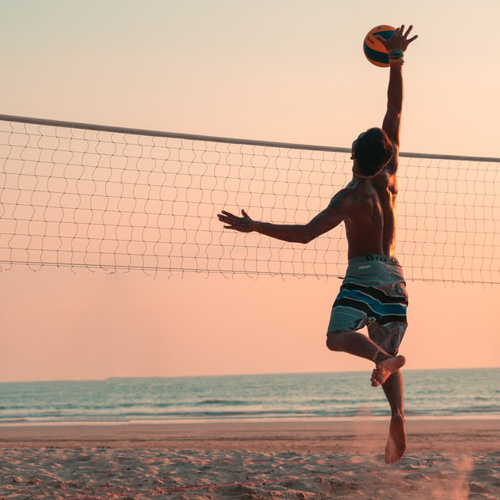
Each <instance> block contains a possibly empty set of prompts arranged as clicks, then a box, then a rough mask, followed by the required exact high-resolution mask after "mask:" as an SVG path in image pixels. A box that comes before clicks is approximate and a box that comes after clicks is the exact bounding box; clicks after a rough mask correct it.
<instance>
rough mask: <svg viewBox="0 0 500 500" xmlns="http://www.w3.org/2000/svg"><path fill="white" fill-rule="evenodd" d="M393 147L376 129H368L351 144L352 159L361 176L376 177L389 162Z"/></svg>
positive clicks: (381, 131) (382, 132)
mask: <svg viewBox="0 0 500 500" xmlns="http://www.w3.org/2000/svg"><path fill="white" fill-rule="evenodd" d="M392 155H393V146H392V142H391V141H390V139H389V137H387V134H386V133H385V132H384V131H383V130H382V129H381V128H378V127H374V128H370V129H368V130H367V131H366V132H363V133H362V134H360V136H359V137H358V138H357V139H356V140H355V141H354V142H353V143H352V157H353V158H355V159H356V165H357V167H358V170H359V173H360V174H361V175H362V176H366V177H371V176H373V175H377V174H378V173H379V172H380V171H381V170H382V169H383V168H384V167H385V166H386V165H387V164H388V163H389V161H390V160H391V158H392Z"/></svg>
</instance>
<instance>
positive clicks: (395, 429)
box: [385, 413, 406, 464]
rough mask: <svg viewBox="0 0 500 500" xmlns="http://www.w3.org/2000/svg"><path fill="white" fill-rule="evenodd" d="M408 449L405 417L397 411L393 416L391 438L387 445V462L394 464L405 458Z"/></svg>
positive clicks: (390, 430) (390, 429)
mask: <svg viewBox="0 0 500 500" xmlns="http://www.w3.org/2000/svg"><path fill="white" fill-rule="evenodd" d="M405 450H406V432H405V419H404V417H403V415H400V414H399V413H396V414H395V415H393V416H392V419H391V426H390V428H389V438H388V439H387V445H386V447H385V463H386V464H393V463H394V462H397V461H398V460H401V459H402V458H403V455H404V454H405Z"/></svg>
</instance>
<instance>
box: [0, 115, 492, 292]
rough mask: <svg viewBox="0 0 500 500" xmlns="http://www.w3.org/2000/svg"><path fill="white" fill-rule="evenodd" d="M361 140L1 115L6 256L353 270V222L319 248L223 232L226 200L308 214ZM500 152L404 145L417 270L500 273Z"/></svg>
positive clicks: (116, 264)
mask: <svg viewBox="0 0 500 500" xmlns="http://www.w3.org/2000/svg"><path fill="white" fill-rule="evenodd" d="M351 166H352V162H351V161H350V150H349V149H346V148H332V147H321V146H310V145H296V144H284V143H273V142H259V141H250V140H238V139H227V138H215V137H206V136H196V135H187V134H172V133H164V132H156V131H147V130H134V129H126V128H118V127H107V126H98V125H88V124H79V123H69V122H60V121H50V120H41V119H34V118H24V117H15V116H6V115H0V267H1V269H2V270H7V269H11V268H13V267H14V266H28V267H29V268H30V269H32V270H39V269H41V268H42V267H44V266H56V267H65V268H71V269H73V270H76V269H78V268H86V269H88V270H91V271H94V270H97V269H103V270H106V271H108V272H118V271H124V272H126V271H132V270H140V271H142V272H144V273H146V274H152V275H156V274H157V273H158V272H167V273H169V275H172V274H176V273H186V272H196V273H200V274H204V275H208V274H210V273H222V274H223V275H225V276H232V275H235V274H246V275H249V276H256V275H262V274H266V275H278V276H296V277H307V276H311V277H315V278H328V277H336V276H339V277H341V276H342V275H343V272H344V270H345V266H346V263H347V246H346V239H345V232H344V227H343V225H341V226H339V227H338V228H335V229H334V230H332V231H331V232H329V233H328V234H326V235H323V236H322V237H319V238H317V239H316V240H314V241H313V242H311V243H309V244H308V245H299V244H291V243H283V242H280V241H277V240H273V239H271V238H267V237H264V236H261V235H259V234H255V233H249V234H243V233H237V232H234V231H229V230H224V229H223V226H222V224H221V223H220V222H219V221H218V219H217V217H216V215H217V213H219V212H220V211H221V210H223V209H224V210H228V211H232V212H233V213H238V212H239V211H240V210H241V209H245V210H247V211H248V213H249V215H250V216H251V217H252V218H254V219H256V220H265V221H271V222H276V223H298V224H300V223H305V222H307V221H308V220H310V219H311V218H312V217H313V216H314V215H316V214H317V213H318V212H319V211H321V210H323V209H324V208H325V207H326V206H327V205H328V203H329V201H330V199H331V198H332V196H333V195H334V194H335V192H336V191H338V190H339V189H340V188H342V187H344V186H345V185H346V184H347V183H348V182H349V180H350V179H351V178H352V172H351ZM499 168H500V159H499V158H478V157H458V156H446V155H426V154H410V153H401V155H400V169H399V195H398V230H397V256H398V258H399V260H400V261H401V262H402V264H403V266H404V270H405V276H406V278H407V279H409V280H427V281H443V282H467V283H484V284H490V283H492V284H497V283H500V255H499V252H498V250H497V248H498V247H499V244H500V235H499V231H498V226H499V224H500V223H499V222H498V221H500V196H499V184H500V182H499V179H500V175H499V173H498V171H499Z"/></svg>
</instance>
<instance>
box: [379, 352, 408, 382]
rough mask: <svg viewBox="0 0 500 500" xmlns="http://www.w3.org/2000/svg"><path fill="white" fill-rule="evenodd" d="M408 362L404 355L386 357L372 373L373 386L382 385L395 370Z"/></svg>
mask: <svg viewBox="0 0 500 500" xmlns="http://www.w3.org/2000/svg"><path fill="white" fill-rule="evenodd" d="M405 363H406V358H405V357H404V356H401V355H399V356H394V357H392V358H388V359H385V360H384V361H381V362H380V363H377V366H376V367H375V369H374V370H373V373H372V378H371V382H372V386H373V387H378V386H379V385H382V384H383V383H384V382H385V381H386V380H387V379H388V378H389V377H390V376H391V375H392V374H393V373H394V372H397V371H398V370H399V369H400V368H402V367H403V366H404V364H405Z"/></svg>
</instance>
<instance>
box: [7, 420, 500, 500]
mask: <svg viewBox="0 0 500 500" xmlns="http://www.w3.org/2000/svg"><path fill="white" fill-rule="evenodd" d="M387 426H388V422H387V420H385V419H384V420H362V419H355V420H351V421H342V422H339V421H322V422H281V423H266V422H258V423H222V424H221V423H213V424H212V423H206V424H123V425H117V424H112V425H53V426H10V425H4V426H1V427H0V499H9V500H10V499H19V500H21V499H22V500H25V499H50V500H55V499H72V500H77V499H78V500H86V499H88V500H93V499H116V500H145V499H169V500H180V499H183V500H188V499H189V500H190V499H193V500H194V499H196V500H202V499H203V500H205V499H213V500H226V499H227V500H229V499H231V500H239V499H242V500H245V499H248V500H258V499H286V500H288V499H372V500H393V499H394V500H395V499H398V500H400V499H405V500H406V499H409V500H412V499H413V500H420V499H421V500H432V499H442V500H465V499H467V500H476V499H477V500H479V499H488V500H499V499H500V419H488V420H411V419H409V420H408V422H407V431H408V449H407V453H406V455H405V457H404V458H403V459H402V460H401V461H399V462H398V463H396V464H394V465H387V464H385V463H384V458H383V451H384V447H385V440H386V433H387Z"/></svg>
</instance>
